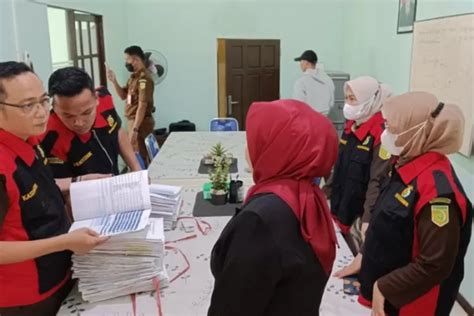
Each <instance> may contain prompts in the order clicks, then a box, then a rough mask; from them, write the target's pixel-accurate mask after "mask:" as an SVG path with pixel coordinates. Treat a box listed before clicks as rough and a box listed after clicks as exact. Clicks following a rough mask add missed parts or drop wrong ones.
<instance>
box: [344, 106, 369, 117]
mask: <svg viewBox="0 0 474 316" xmlns="http://www.w3.org/2000/svg"><path fill="white" fill-rule="evenodd" d="M363 106H364V105H363V104H360V105H350V104H347V103H346V104H344V110H343V111H344V117H345V118H346V119H348V120H357V119H359V118H360V116H361V111H360V110H362V107H363Z"/></svg>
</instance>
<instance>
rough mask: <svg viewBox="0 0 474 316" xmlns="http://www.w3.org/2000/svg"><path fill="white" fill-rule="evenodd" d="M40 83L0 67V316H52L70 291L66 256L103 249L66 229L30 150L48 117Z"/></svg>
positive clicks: (22, 71)
mask: <svg viewBox="0 0 474 316" xmlns="http://www.w3.org/2000/svg"><path fill="white" fill-rule="evenodd" d="M49 107H50V102H49V97H48V95H47V94H46V92H45V90H44V88H43V85H42V82H41V80H39V78H38V77H37V76H36V75H35V74H34V73H33V71H32V70H31V69H30V68H29V67H28V66H26V65H25V64H23V63H17V62H3V63H0V315H2V316H10V315H15V316H23V315H56V312H57V311H58V309H59V307H60V305H61V302H62V300H64V298H65V297H66V296H67V295H68V293H69V291H70V289H71V287H72V285H73V284H72V282H71V271H70V267H71V251H72V252H75V253H79V254H83V253H87V252H88V251H89V250H91V249H92V248H94V247H95V246H97V245H98V244H100V243H102V242H104V241H105V240H106V238H104V237H100V236H98V234H97V233H95V232H94V231H92V230H89V229H81V230H76V231H74V232H71V233H68V230H69V227H70V222H69V220H68V218H67V215H66V211H65V208H64V200H63V198H62V195H61V191H60V190H59V188H58V187H57V185H56V183H55V181H54V178H53V175H52V174H51V170H50V169H49V168H48V160H47V159H46V158H45V156H44V154H43V151H42V150H41V149H40V147H39V146H38V144H37V139H36V136H37V135H39V134H41V133H43V132H44V131H45V129H46V124H47V122H48V117H49Z"/></svg>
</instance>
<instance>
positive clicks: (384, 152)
mask: <svg viewBox="0 0 474 316" xmlns="http://www.w3.org/2000/svg"><path fill="white" fill-rule="evenodd" d="M391 156H392V155H390V153H389V152H388V150H386V149H385V148H384V147H383V146H380V150H379V157H380V159H382V160H388V159H390V157H391Z"/></svg>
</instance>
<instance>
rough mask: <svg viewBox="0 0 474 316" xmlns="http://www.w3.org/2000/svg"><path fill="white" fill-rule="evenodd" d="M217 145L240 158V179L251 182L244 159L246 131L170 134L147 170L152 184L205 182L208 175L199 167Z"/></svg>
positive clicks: (238, 164)
mask: <svg viewBox="0 0 474 316" xmlns="http://www.w3.org/2000/svg"><path fill="white" fill-rule="evenodd" d="M218 142H221V143H222V145H223V146H224V148H225V149H227V151H228V152H229V153H231V154H232V155H233V156H234V158H237V167H238V170H239V171H238V173H237V174H238V175H239V178H240V179H243V180H244V182H246V183H249V182H252V175H251V173H250V172H249V171H248V166H247V162H246V160H245V144H246V139H245V132H173V133H171V134H170V136H169V137H168V138H167V139H166V142H165V143H164V145H163V147H162V148H161V149H160V152H159V154H158V155H157V156H156V157H155V159H154V160H153V161H152V163H151V165H150V167H149V169H148V170H149V176H150V178H151V180H152V182H154V183H157V182H163V180H167V181H166V182H167V183H172V181H173V180H192V182H193V183H201V184H202V183H204V182H206V181H207V180H208V178H209V175H207V174H200V173H198V169H199V165H200V163H201V159H202V158H203V156H204V155H205V154H207V153H209V152H210V151H211V148H212V147H213V146H214V145H215V144H217V143H218ZM237 174H235V175H237ZM235 175H234V176H235ZM188 183H189V182H188Z"/></svg>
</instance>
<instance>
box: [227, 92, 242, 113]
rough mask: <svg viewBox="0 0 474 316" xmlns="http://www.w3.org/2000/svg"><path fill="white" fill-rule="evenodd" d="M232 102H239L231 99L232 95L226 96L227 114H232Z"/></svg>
mask: <svg viewBox="0 0 474 316" xmlns="http://www.w3.org/2000/svg"><path fill="white" fill-rule="evenodd" d="M234 104H239V101H232V95H230V94H229V95H228V96H227V116H230V115H232V106H233V105H234Z"/></svg>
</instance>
